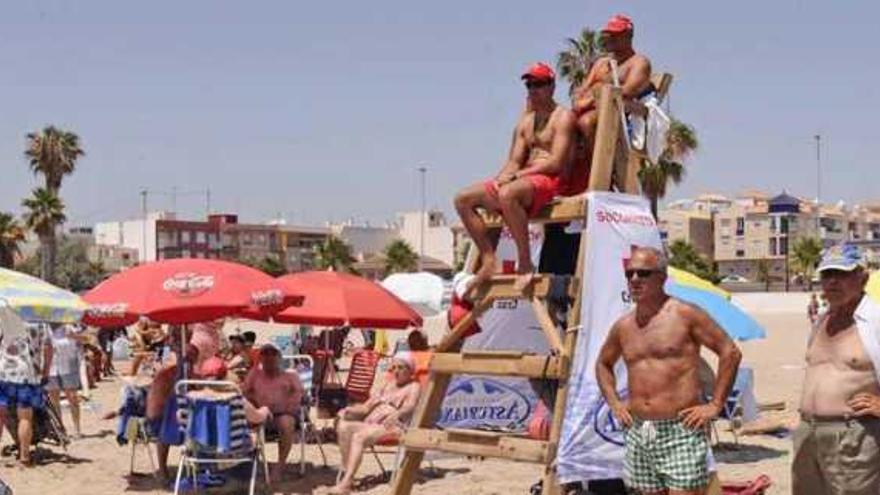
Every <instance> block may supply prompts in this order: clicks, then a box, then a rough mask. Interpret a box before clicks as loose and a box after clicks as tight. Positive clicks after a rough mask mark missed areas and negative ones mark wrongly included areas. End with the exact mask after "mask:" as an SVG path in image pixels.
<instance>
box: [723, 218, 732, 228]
mask: <svg viewBox="0 0 880 495" xmlns="http://www.w3.org/2000/svg"><path fill="white" fill-rule="evenodd" d="M721 226H722V227H730V219H729V218H722V219H721Z"/></svg>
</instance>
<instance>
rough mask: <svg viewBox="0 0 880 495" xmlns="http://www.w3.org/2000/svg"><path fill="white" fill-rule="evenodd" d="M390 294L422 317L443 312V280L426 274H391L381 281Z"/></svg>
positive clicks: (444, 288) (431, 274) (444, 290)
mask: <svg viewBox="0 0 880 495" xmlns="http://www.w3.org/2000/svg"><path fill="white" fill-rule="evenodd" d="M382 287H385V288H386V289H388V290H389V291H391V293H392V294H394V295H395V296H397V297H399V298H400V299H401V300H402V301H403V302H405V303H407V304H409V305H410V306H411V307H412V308H413V309H415V310H416V311H418V312H419V314H420V315H422V316H429V315H435V314H437V313H439V312H441V311H443V296H444V294H445V292H446V284H445V283H444V282H443V279H442V278H440V277H438V276H437V275H434V274H433V273H428V272H418V273H392V274H391V275H389V276H387V277H385V280H383V281H382Z"/></svg>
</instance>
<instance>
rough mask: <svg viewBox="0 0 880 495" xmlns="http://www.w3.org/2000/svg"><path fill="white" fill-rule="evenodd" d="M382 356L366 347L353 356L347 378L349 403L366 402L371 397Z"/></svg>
mask: <svg viewBox="0 0 880 495" xmlns="http://www.w3.org/2000/svg"><path fill="white" fill-rule="evenodd" d="M380 357H381V356H380V355H379V353H378V352H375V351H370V350H366V349H362V350H359V351H357V352H355V353H354V356H352V358H351V367H350V368H349V370H348V378H346V380H345V396H346V398H347V400H348V403H349V404H354V403H359V402H366V400H367V399H369V398H370V391H371V390H372V389H373V381H374V380H375V379H376V367H377V366H378V364H379V358H380Z"/></svg>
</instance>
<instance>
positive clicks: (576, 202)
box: [481, 194, 587, 228]
mask: <svg viewBox="0 0 880 495" xmlns="http://www.w3.org/2000/svg"><path fill="white" fill-rule="evenodd" d="M586 201H587V199H586V196H584V195H582V194H581V195H577V196H568V197H560V198H556V199H555V200H554V201H553V202H552V203H550V204H548V205H547V206H545V207H544V208H543V209H542V210H541V211H540V212H539V213H538V214H537V215H536V216H535V217H533V218H530V219H529V223H532V224H545V223H566V222H571V221H574V220H583V218H584V211H585V209H584V203H585V202H586ZM481 215H482V217H483V221H484V222H485V223H486V226H487V227H489V228H498V227H502V226H504V219H503V218H502V217H501V215H500V214H498V213H489V212H486V211H483V212H481Z"/></svg>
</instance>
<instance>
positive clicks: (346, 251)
mask: <svg viewBox="0 0 880 495" xmlns="http://www.w3.org/2000/svg"><path fill="white" fill-rule="evenodd" d="M355 261H356V260H355V259H354V256H352V255H351V247H350V246H349V245H348V244H346V243H345V241H343V240H342V239H340V238H338V237H336V236H334V235H331V236H330V237H328V238H327V240H326V241H324V243H323V244H321V245H319V246H317V247H315V267H316V268H317V269H319V270H334V271H337V272H340V271H341V272H350V273H354V269H353V268H352V265H353V264H354V262H355Z"/></svg>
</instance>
